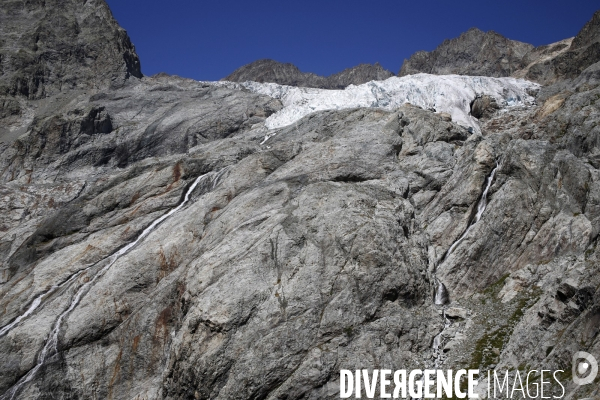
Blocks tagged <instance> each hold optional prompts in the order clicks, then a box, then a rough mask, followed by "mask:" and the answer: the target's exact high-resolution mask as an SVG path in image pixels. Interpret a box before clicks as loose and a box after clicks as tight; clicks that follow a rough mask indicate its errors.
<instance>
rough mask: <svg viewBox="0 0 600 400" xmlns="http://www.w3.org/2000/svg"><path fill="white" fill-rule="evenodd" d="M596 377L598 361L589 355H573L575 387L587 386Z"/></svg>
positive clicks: (580, 352)
mask: <svg viewBox="0 0 600 400" xmlns="http://www.w3.org/2000/svg"><path fill="white" fill-rule="evenodd" d="M597 375H598V361H596V358H595V357H594V356H593V355H591V354H590V353H586V352H585V351H578V352H577V353H575V354H574V355H573V382H574V383H575V384H576V385H580V386H582V385H588V384H590V383H592V382H594V379H596V376H597Z"/></svg>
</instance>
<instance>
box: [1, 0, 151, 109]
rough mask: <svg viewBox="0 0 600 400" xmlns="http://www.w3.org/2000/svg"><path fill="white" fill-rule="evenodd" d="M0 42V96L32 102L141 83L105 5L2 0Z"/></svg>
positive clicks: (135, 61) (100, 0) (98, 1)
mask: <svg viewBox="0 0 600 400" xmlns="http://www.w3.org/2000/svg"><path fill="white" fill-rule="evenodd" d="M0 38H1V40H0V49H1V50H0V74H1V77H0V95H11V96H14V95H22V96H26V97H27V98H30V99H36V98H42V97H46V96H49V95H53V94H55V93H57V92H61V91H65V90H69V89H76V88H77V89H90V88H100V89H101V88H107V87H109V86H111V85H113V86H114V85H119V84H121V83H123V82H124V80H125V79H127V78H128V77H130V76H134V77H138V78H141V77H142V73H141V68H140V61H139V58H138V55H137V54H136V52H135V48H134V46H133V45H132V43H131V41H130V39H129V36H128V35H127V32H126V31H125V30H124V29H123V28H121V27H120V26H119V24H118V23H117V21H116V20H115V19H114V18H113V15H112V13H111V11H110V9H109V7H108V5H107V4H106V2H105V1H104V0H88V1H85V2H82V1H77V0H27V1H26V0H3V1H2V7H1V8H0Z"/></svg>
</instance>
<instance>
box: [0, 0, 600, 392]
mask: <svg viewBox="0 0 600 400" xmlns="http://www.w3.org/2000/svg"><path fill="white" fill-rule="evenodd" d="M13 3H17V2H6V4H9V5H10V4H13ZM20 4H21V5H20V6H19V7H17V6H15V7H16V10H17V11H18V10H23V9H24V7H34V6H35V7H41V8H39V9H40V10H41V9H43V10H45V11H44V12H47V13H54V12H58V11H56V10H53V8H56V9H57V10H61V9H62V8H61V6H59V5H57V4H54V3H50V2H48V1H47V2H45V3H44V2H40V3H35V2H21V3H20ZM61 4H62V3H61ZM92 6H93V7H92ZM74 7H75V6H71V7H70V8H69V9H70V10H75V9H77V10H87V11H85V12H88V11H89V12H91V11H90V10H88V8H87V7H92V8H93V9H94V10H106V12H108V8H107V7H106V5H105V4H104V3H103V2H101V1H99V0H98V1H95V2H92V1H88V2H86V3H85V4H84V5H81V4H79V3H78V7H79V8H74ZM94 7H98V8H94ZM8 9H10V8H8V7H7V8H6V10H8ZM35 9H36V10H38V8H35ZM17 11H14V12H15V13H16V12H17ZM2 12H5V9H3V11H2ZM36 12H38V11H36ZM61 12H62V11H61ZM98 12H100V11H98ZM33 14H35V13H33ZM76 14H77V13H76ZM92 14H93V15H105V16H109V15H110V14H102V13H100V14H95V13H92ZM92 14H90V15H92ZM14 15H20V14H18V13H17V14H14ZM28 15H29V14H28ZM35 15H37V14H35ZM77 15H79V14H77ZM86 15H87V14H86ZM596 15H597V14H596ZM78 18H79V17H76V18H75V19H76V20H78ZM107 18H108V17H107ZM594 18H596V17H594ZM107 21H113V20H112V19H107ZM12 24H13V28H12V29H13V30H12V32H19V30H18V29H17V28H18V26H19V25H18V24H17V23H16V22H14V21H13V22H12ZM78 24H79V22H78ZM22 26H23V32H29V31H28V30H27V29H26V27H27V26H29V25H27V24H26V23H25V22H24V23H23V24H22ZM57 26H58V25H57ZM57 29H58V28H57ZM115 29H116V30H114V31H112V32H123V31H122V30H119V29H117V28H115ZM584 31H585V32H591V33H589V35H588V34H587V33H586V34H585V35H583V34H582V35H581V37H582V38H583V37H588V36H589V37H590V38H591V39H586V40H585V43H592V45H593V43H595V42H594V40H595V39H594V37H596V36H594V35H596V34H595V33H593V30H588V29H587V28H586V29H584ZM107 32H110V31H107ZM582 32H583V31H582ZM104 33H106V32H104ZM5 35H6V31H4V33H3V36H2V39H3V40H4V36H5ZM466 35H479V33H477V32H470V33H467V34H466ZM486 35H487V34H486ZM492 37H493V36H492ZM120 38H121V37H120V36H118V35H117V36H115V37H112V39H110V40H107V39H106V38H105V39H103V41H102V43H104V47H102V48H101V49H99V50H98V51H99V52H100V53H102V52H104V51H108V52H109V53H110V52H112V50H110V49H121V50H122V48H121V47H119V46H120V44H119V43H121V44H122V43H123V42H121V39H120ZM82 40H83V39H82ZM86 40H89V41H90V43H96V42H95V39H94V36H93V35H92V36H90V37H89V38H88V39H86ZM501 42H502V41H501ZM98 43H99V42H98ZM127 43H128V41H127ZM82 46H83V48H87V47H86V46H88V44H83V45H82ZM90 46H91V44H90ZM519 46H520V45H519ZM126 48H130V49H132V47H126ZM121 50H119V51H115V53H114V54H115V58H114V60H117V59H118V60H124V59H123V58H122V56H123V53H122V52H121ZM527 51H529V50H527ZM126 53H127V52H126ZM111 54H112V53H111ZM578 60H579V59H575V61H574V62H577V63H578V62H579V61H578ZM3 62H4V61H3ZM119 63H121V61H119ZM119 63H117V62H116V61H115V64H114V65H113V66H114V67H115V69H114V70H113V69H112V67H110V68H109V69H108V70H105V71H104V72H101V73H99V78H98V81H97V82H99V83H98V84H92V85H88V86H86V85H84V84H83V83H81V85H80V84H79V83H77V84H73V85H64V86H63V87H62V89H61V90H60V91H59V92H54V90H55V89H54V86H53V84H52V83H51V82H58V81H59V80H57V81H52V80H49V81H44V85H46V83H48V82H50V83H48V84H49V86H48V88H47V89H43V93H44V96H46V97H44V96H41V95H40V97H38V96H37V95H36V96H33V97H32V96H30V95H29V94H25V93H22V92H15V93H7V94H6V96H5V97H4V98H3V100H2V102H1V103H0V104H2V107H3V108H2V113H1V114H0V122H1V124H2V125H1V127H2V129H3V131H0V134H2V136H0V138H1V139H2V141H0V399H10V398H14V399H56V398H62V399H223V400H230V399H270V400H271V399H272V400H275V399H287V400H291V399H315V400H316V399H338V398H340V393H339V390H340V382H339V379H340V372H339V371H340V369H348V370H357V369H369V370H371V369H375V368H377V369H391V370H398V369H406V370H412V369H426V368H440V369H453V370H458V369H461V368H473V369H479V370H480V373H481V376H482V380H481V381H480V384H479V388H480V389H481V390H482V391H481V392H480V394H481V395H482V396H483V394H484V392H485V389H486V387H487V386H486V382H485V377H486V376H487V372H488V371H492V370H494V369H495V370H499V371H504V370H506V369H508V370H510V371H511V374H512V375H511V382H512V379H513V377H514V374H515V371H517V370H519V371H521V372H523V371H529V370H533V369H537V370H540V369H547V370H562V371H565V372H564V373H562V374H560V375H558V377H559V379H560V381H561V383H562V384H563V385H564V396H563V398H565V399H569V400H576V399H583V398H597V397H598V396H600V392H599V389H598V388H599V387H600V377H599V378H596V380H595V381H594V382H593V383H592V384H589V385H585V386H577V385H575V384H574V383H573V380H572V376H571V364H572V360H571V358H572V356H573V354H574V353H575V352H576V351H587V352H589V353H591V354H593V355H595V356H596V357H597V358H598V359H600V247H599V246H598V240H599V239H598V237H599V234H600V129H599V127H600V103H599V99H600V79H599V78H600V75H598V73H597V71H599V70H600V64H599V63H595V64H592V65H590V66H588V67H587V68H585V69H583V70H582V72H581V73H580V74H578V75H577V76H575V77H574V78H572V79H563V78H561V76H562V75H560V76H559V78H558V80H557V81H556V82H555V83H553V84H551V85H550V84H548V85H546V86H542V87H541V88H540V89H539V91H535V93H533V92H532V96H535V102H534V103H525V102H519V101H517V99H514V101H511V102H510V103H509V102H505V103H502V104H500V102H499V101H496V100H495V98H493V97H492V96H491V94H490V93H481V95H477V96H472V97H473V98H467V97H466V96H465V98H462V99H458V101H459V102H460V104H463V105H464V106H465V107H467V108H469V109H470V110H471V114H472V116H473V117H474V118H476V119H477V120H476V121H474V122H473V123H476V124H478V125H477V126H478V127H479V128H480V131H481V132H480V133H479V131H476V130H473V129H466V128H465V127H463V126H460V125H458V124H456V123H455V122H453V117H452V115H450V114H448V113H437V112H434V111H432V110H428V109H424V108H421V107H417V106H414V105H411V104H404V105H400V106H398V107H394V108H393V109H390V110H386V109H383V107H384V105H381V106H380V105H373V106H371V107H365V108H340V109H335V110H333V109H322V110H320V111H318V112H314V113H311V114H308V115H305V116H304V117H302V118H300V119H298V120H295V121H294V122H293V123H291V124H289V125H287V126H280V127H277V128H276V129H268V128H267V125H268V123H267V122H268V121H267V120H268V118H270V117H271V116H273V115H275V114H277V113H279V112H281V111H282V110H284V109H285V107H286V105H285V104H284V102H282V101H280V100H278V99H276V98H273V97H270V96H267V95H265V94H259V93H258V90H255V91H252V90H249V89H248V88H246V87H244V86H242V85H238V84H232V83H225V82H197V81H194V80H189V79H183V78H179V77H174V76H167V75H164V74H161V75H157V76H154V77H141V78H136V77H135V76H134V74H133V73H132V72H130V73H129V75H131V76H129V77H128V78H127V79H125V78H126V77H127V71H128V67H127V63H126V62H124V61H123V63H121V64H119ZM3 65H5V64H3ZM82 65H83V66H84V67H85V66H86V64H85V62H84V63H83V64H82ZM109 65H110V64H109ZM461 65H462V64H461ZM511 65H512V64H511ZM577 65H579V64H577ZM84 67H82V71H84V72H85V71H86V69H85V68H84ZM285 68H287V69H285ZM285 68H284V70H286V71H288V70H289V71H292V72H290V73H289V76H292V75H293V74H294V72H293V69H291V68H289V67H285ZM465 68H467V66H466V64H465ZM511 68H512V66H511ZM577 68H580V67H577V66H573V71H576V70H577ZM19 71H20V72H19V73H20V74H22V75H21V76H23V77H25V78H26V80H27V81H29V79H33V78H32V77H33V76H35V71H33V72H32V71H30V70H28V69H21V70H19ZM112 71H117V72H118V73H117V75H116V76H118V77H120V78H122V81H119V80H116V81H114V82H120V83H119V84H118V85H112V83H111V84H107V85H105V84H104V83H102V82H105V81H104V80H103V79H104V78H103V77H105V76H109V75H110V76H113V75H111V74H112ZM268 71H269V70H268V69H267V72H268ZM488 71H490V72H494V71H495V72H494V73H500V72H501V71H504V70H501V69H497V68H496V67H491V66H490V69H489V70H488ZM15 73H16V72H15ZM281 73H282V74H283V72H281ZM285 74H288V73H287V72H286V73H285ZM285 74H284V75H285ZM11 76H12V75H11ZM49 76H50V77H52V76H54V75H52V74H50V75H49ZM84 77H85V73H83V75H82V78H84ZM111 79H112V78H111ZM286 79H287V78H286ZM77 82H80V81H79V80H78V81H77ZM81 82H83V81H81ZM111 82H112V81H111ZM340 82H346V81H343V80H340ZM256 85H258V84H256ZM256 85H254V86H253V87H254V88H255V89H256V87H257V86H256ZM43 87H44V88H45V87H46V86H43ZM535 87H536V88H537V86H535ZM433 89H435V87H433ZM306 90H308V89H306ZM36 93H40V92H39V91H38V92H36ZM315 96H317V94H315ZM469 105H470V107H469ZM440 288H442V289H440ZM435 303H438V304H435ZM522 376H523V375H522ZM561 393H562V392H561V387H560V386H558V385H556V384H555V385H547V386H546V392H545V395H546V396H548V395H550V396H557V397H558V396H560V395H561ZM377 395H379V393H377ZM519 395H520V392H517V394H515V396H514V397H513V398H519ZM362 397H363V398H366V393H365V392H364V388H363V393H362ZM521 397H524V396H521Z"/></svg>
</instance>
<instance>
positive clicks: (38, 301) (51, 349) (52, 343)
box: [0, 169, 225, 400]
mask: <svg viewBox="0 0 600 400" xmlns="http://www.w3.org/2000/svg"><path fill="white" fill-rule="evenodd" d="M224 171H225V169H223V170H221V171H219V172H217V173H211V172H209V173H207V174H204V175H201V176H199V177H198V178H196V180H194V182H193V183H192V185H191V186H190V187H189V188H188V190H187V192H186V193H185V196H184V198H183V200H182V201H181V203H180V204H179V205H178V206H177V207H175V208H173V209H171V210H170V211H169V212H168V213H166V214H163V215H162V216H160V217H158V218H157V219H155V220H154V221H153V222H152V223H151V224H150V225H149V226H148V227H147V228H146V229H144V230H143V231H142V233H140V235H139V236H138V237H137V238H136V239H135V240H134V241H133V242H131V243H129V244H127V245H126V246H124V247H122V248H120V249H119V250H117V251H116V252H115V253H113V254H112V255H110V256H108V257H106V258H104V259H103V260H102V261H107V262H106V265H105V266H104V267H102V268H101V269H100V270H99V271H98V272H97V273H96V274H95V275H94V276H93V277H92V278H91V279H90V280H89V281H87V282H86V283H84V284H83V285H82V286H81V287H79V289H77V291H76V292H75V295H74V296H73V298H72V299H71V303H70V304H69V307H67V309H66V310H65V311H63V312H62V313H61V314H60V315H59V316H58V318H57V319H56V321H55V322H54V326H53V328H52V331H51V332H50V335H49V337H48V338H47V339H46V342H45V344H44V347H43V348H42V350H41V352H40V354H39V355H38V358H37V363H36V365H35V367H33V368H32V369H31V370H29V372H28V373H27V374H25V375H24V376H23V377H22V378H21V379H19V381H18V382H17V383H16V384H15V385H13V386H12V387H11V388H10V389H9V390H8V391H7V392H6V393H4V394H3V395H2V396H0V400H7V399H13V398H14V396H15V395H16V394H17V392H18V391H19V390H20V389H21V388H22V387H23V385H25V384H26V383H28V382H30V381H31V380H32V379H33V378H34V376H35V374H36V373H37V372H38V370H39V369H40V368H41V367H42V366H43V365H44V364H45V363H46V361H47V360H49V359H50V358H51V357H52V356H54V355H56V354H57V353H58V335H59V333H60V329H61V326H62V323H63V320H64V319H65V318H66V317H67V316H68V315H69V314H70V313H71V311H73V310H74V309H75V307H77V305H78V304H79V302H80V301H81V299H82V298H83V296H85V294H86V293H87V292H88V290H89V289H90V287H91V286H92V285H93V284H94V282H96V281H97V280H98V279H99V278H100V277H102V276H103V275H104V274H105V273H106V271H108V270H109V269H110V267H112V266H113V265H114V263H115V262H117V260H118V259H119V258H120V257H121V256H123V255H125V254H127V253H128V252H129V251H130V250H131V249H133V248H134V247H135V246H136V245H137V244H138V243H140V242H141V241H142V240H143V239H144V238H145V237H147V236H148V235H149V234H150V233H151V232H152V231H154V229H155V228H156V227H157V226H158V225H159V224H160V223H162V222H163V221H165V220H166V219H167V218H169V217H170V216H172V215H173V214H175V213H176V212H178V211H179V210H181V209H182V208H183V207H184V206H185V205H186V204H187V203H188V202H189V200H190V196H191V194H192V193H193V192H194V190H195V189H196V187H197V186H198V185H199V184H200V183H201V182H203V181H204V180H206V179H212V188H214V187H215V186H216V185H217V183H218V180H219V179H220V178H221V176H222V175H223V173H224ZM102 261H100V262H102ZM98 264H99V263H95V264H94V265H92V266H90V267H88V268H85V269H83V270H80V271H78V272H76V273H74V274H73V275H71V276H70V277H69V278H68V279H67V280H66V281H64V282H62V283H60V284H57V285H54V286H52V288H50V289H49V290H47V291H46V292H44V293H42V294H40V295H38V296H37V297H36V298H35V299H34V300H33V302H32V304H31V306H29V308H28V309H27V311H26V312H25V313H23V314H22V315H20V316H19V317H17V318H16V319H15V320H14V321H13V322H11V323H10V324H8V325H6V326H5V327H3V328H2V329H1V330H0V336H2V335H5V334H7V333H8V332H9V331H10V330H12V329H13V328H14V327H15V326H16V325H18V324H19V322H21V321H22V320H23V319H25V318H27V317H28V316H30V315H31V314H33V312H34V311H35V310H36V309H37V308H39V307H40V306H41V305H43V304H44V303H43V301H42V300H43V299H44V297H46V298H47V297H49V296H50V295H52V294H53V293H54V292H56V291H57V290H58V289H60V288H62V287H64V286H66V285H68V284H69V283H71V282H73V281H74V280H75V279H76V278H77V277H79V276H81V275H82V274H83V273H84V272H86V271H88V270H90V269H91V268H92V267H94V266H96V265H98Z"/></svg>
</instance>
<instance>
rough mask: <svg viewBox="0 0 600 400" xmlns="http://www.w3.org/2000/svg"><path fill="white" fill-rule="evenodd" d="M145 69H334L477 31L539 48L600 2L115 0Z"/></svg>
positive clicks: (393, 64) (209, 73)
mask: <svg viewBox="0 0 600 400" xmlns="http://www.w3.org/2000/svg"><path fill="white" fill-rule="evenodd" d="M107 2H108V4H109V5H110V7H111V9H112V11H113V14H114V16H115V18H116V19H117V20H118V21H119V23H120V24H121V26H122V27H123V28H125V29H126V30H127V31H128V33H129V36H130V37H131V40H132V41H133V43H134V45H135V46H136V49H137V52H138V54H139V56H140V58H141V63H142V72H143V73H144V74H145V75H153V74H155V73H158V72H167V73H169V74H175V75H180V76H183V77H188V78H194V79H198V80H218V79H220V78H223V77H224V76H226V75H228V74H229V73H231V72H232V71H233V70H235V69H236V68H238V67H240V66H242V65H244V64H248V63H250V62H252V61H254V60H257V59H260V58H272V59H275V60H277V61H281V62H291V63H293V64H295V65H297V66H298V67H299V68H300V69H301V70H302V71H306V72H314V73H317V74H320V75H330V74H332V73H335V72H339V71H341V70H343V69H344V68H348V67H352V66H354V65H357V64H360V63H375V62H379V63H380V64H381V65H383V66H384V67H385V68H387V69H389V70H391V71H393V72H394V73H397V72H398V70H399V69H400V66H401V65H402V62H403V60H404V59H405V58H408V57H409V56H410V55H411V54H412V53H414V52H415V51H418V50H428V51H429V50H433V49H434V48H435V47H436V46H437V45H438V44H440V43H441V42H442V41H443V40H444V39H450V38H453V37H456V36H458V35H460V34H461V33H462V32H464V31H466V30H468V29H469V28H471V27H474V26H475V27H478V28H479V29H481V30H484V31H488V30H494V31H496V32H498V33H500V34H502V35H504V36H506V37H508V38H509V39H514V40H520V41H523V42H528V43H531V44H534V45H536V46H537V45H541V44H548V43H552V42H556V41H559V40H562V39H565V38H567V37H571V36H575V35H576V34H577V32H578V31H579V30H580V29H581V28H582V27H583V25H584V24H585V23H586V22H587V21H588V20H589V19H590V18H591V17H592V14H593V13H594V11H595V10H597V9H600V2H598V1H597V0H585V1H583V0H570V1H566V0H561V1H556V0H543V1H541V0H540V1H538V0H535V1H527V0H521V1H513V0H504V1H486V0H476V1H475V0H463V1H456V0H454V1H449V0H446V1H433V0H416V1H415V0H411V1H405V0H362V1H356V0H301V1H290V0H254V1H252V0H245V1H240V0H213V1H206V0H171V1H159V0H107Z"/></svg>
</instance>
